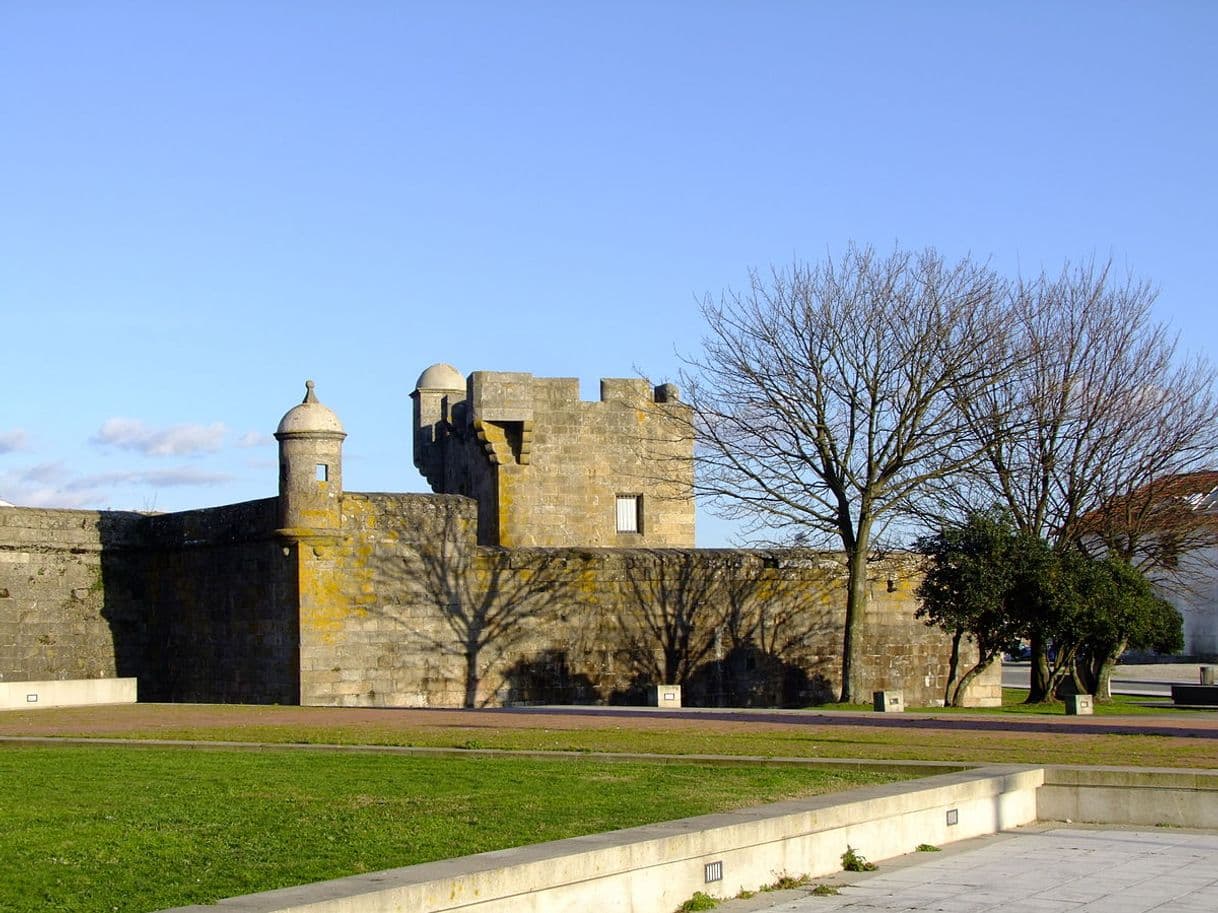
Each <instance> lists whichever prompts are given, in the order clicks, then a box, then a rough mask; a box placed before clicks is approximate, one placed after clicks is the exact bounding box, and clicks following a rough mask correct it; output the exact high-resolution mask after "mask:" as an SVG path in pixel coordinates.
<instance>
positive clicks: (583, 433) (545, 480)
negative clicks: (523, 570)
mask: <svg viewBox="0 0 1218 913" xmlns="http://www.w3.org/2000/svg"><path fill="white" fill-rule="evenodd" d="M411 395H412V398H413V399H414V464H415V466H416V467H418V469H419V470H420V471H421V472H422V473H423V475H424V476H425V477H426V478H427V481H428V483H429V484H430V485H431V487H432V490H433V491H435V492H437V493H440V494H462V495H467V496H469V497H472V498H474V499H475V500H477V501H478V504H479V541H480V542H482V543H483V544H487V545H512V546H515V545H534V546H590V547H597V546H600V547H623V546H656V547H659V546H664V547H689V546H692V545H693V537H694V515H693V499H692V489H693V439H692V435H690V434H688V430H689V421H688V409H687V407H686V406H685V405H684V404H683V403H681V402H680V397H679V395H678V392H677V388H676V387H675V386H673V385H672V384H662V385H660V386H657V387H653V386H652V385H651V384H650V383H649V382H648V381H646V380H645V379H643V378H603V379H602V380H601V383H600V399H599V400H595V401H587V400H582V399H581V398H580V385H579V380H578V379H577V378H571V377H534V376H533V375H532V374H529V373H526V372H514V371H474V372H473V373H471V374H470V375H469V377H468V378H465V377H463V376H462V375H461V374H460V372H458V371H457V370H456V369H455V368H453V367H452V366H451V365H433V366H432V367H430V368H428V369H427V370H426V371H424V372H423V374H422V375H421V376H420V377H419V383H418V384H417V386H416V389H415V391H414V393H413V394H411Z"/></svg>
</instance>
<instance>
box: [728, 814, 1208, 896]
mask: <svg viewBox="0 0 1218 913" xmlns="http://www.w3.org/2000/svg"><path fill="white" fill-rule="evenodd" d="M818 882H819V883H821V884H835V885H839V886H840V887H839V891H840V893H839V894H837V895H833V896H815V895H812V894H809V893H808V891H807V890H806V889H804V890H799V891H782V892H776V893H773V894H759V895H757V896H756V897H754V898H751V899H749V900H733V901H729V902H727V903H724V904H722V905H721V906H720V907H718V908H717V910H718V913H749V911H762V910H764V911H767V913H830V911H838V910H842V911H849V913H898V911H899V913H999V911H1001V913H1100V911H1103V913H1149V911H1155V913H1214V911H1216V910H1218V832H1204V833H1203V832H1198V831H1185V830H1175V829H1166V828H1164V829H1154V830H1141V831H1136V830H1098V829H1094V830H1093V829H1088V828H1081V827H1071V826H1069V825H1034V826H1032V827H1029V828H1023V829H1020V830H1016V831H1009V832H1006V833H1002V834H998V835H995V836H992V837H982V838H978V839H976V840H969V841H965V842H963V843H961V844H959V845H957V846H954V847H948V848H946V849H945V850H944V851H943V852H942V853H914V854H911V855H910V856H906V857H902V858H901V859H899V860H889V861H887V862H884V863H881V864H880V867H879V870H878V871H876V872H873V873H866V874H859V875H850V874H843V875H842V876H833V877H826V878H823V879H818Z"/></svg>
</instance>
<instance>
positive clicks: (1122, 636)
mask: <svg viewBox="0 0 1218 913" xmlns="http://www.w3.org/2000/svg"><path fill="white" fill-rule="evenodd" d="M1064 563H1066V564H1067V565H1068V566H1069V567H1070V573H1069V575H1068V576H1069V580H1070V584H1071V589H1072V590H1073V592H1074V595H1075V606H1074V609H1075V611H1074V629H1075V632H1076V637H1077V640H1076V641H1075V642H1074V643H1073V644H1071V643H1070V642H1069V641H1068V640H1066V639H1065V638H1062V643H1063V644H1065V645H1069V649H1070V652H1071V653H1072V654H1073V655H1072V661H1071V664H1070V669H1071V671H1072V678H1073V682H1074V686H1075V688H1076V689H1077V690H1078V691H1079V692H1081V693H1085V694H1093V695H1095V698H1096V700H1098V701H1107V700H1109V699H1110V698H1111V689H1110V679H1111V675H1112V668H1113V667H1114V666H1115V665H1116V662H1117V660H1118V659H1119V658H1120V656H1121V654H1122V653H1124V652H1125V651H1126V650H1128V649H1130V648H1131V647H1132V648H1136V649H1142V650H1155V651H1157V652H1159V653H1174V652H1176V651H1178V650H1180V649H1182V648H1183V646H1184V636H1183V632H1182V627H1183V626H1182V623H1181V619H1180V613H1179V612H1177V611H1176V610H1175V608H1173V607H1172V605H1171V604H1170V603H1168V602H1167V601H1166V600H1165V599H1162V598H1161V597H1159V596H1158V595H1156V594H1155V592H1154V589H1153V587H1152V586H1151V584H1150V581H1149V580H1147V579H1146V577H1145V575H1144V574H1143V573H1142V572H1141V571H1139V570H1138V569H1137V568H1135V567H1133V566H1132V565H1131V564H1129V563H1128V562H1126V561H1124V560H1123V559H1121V558H1118V557H1115V556H1107V557H1104V558H1100V559H1091V558H1087V557H1085V556H1083V555H1081V554H1079V553H1077V552H1075V553H1072V554H1070V556H1069V557H1068V558H1067V559H1064Z"/></svg>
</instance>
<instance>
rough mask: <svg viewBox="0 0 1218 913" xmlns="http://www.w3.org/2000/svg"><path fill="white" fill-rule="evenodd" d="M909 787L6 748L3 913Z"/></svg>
mask: <svg viewBox="0 0 1218 913" xmlns="http://www.w3.org/2000/svg"><path fill="white" fill-rule="evenodd" d="M892 779H898V777H897V776H896V775H893V774H887V773H878V772H869V771H843V770H807V769H792V768H783V767H753V766H748V767H745V766H739V767H711V766H705V765H698V764H649V763H615V762H609V763H602V762H593V761H591V760H587V759H576V760H533V759H522V758H510V759H509V758H486V757H470V758H426V757H411V756H400V755H386V754H376V753H358V752H357V753H341V754H338V753H333V752H318V751H308V750H303V751H302V750H293V751H275V750H266V751H232V750H206V751H191V750H181V749H154V748H121V747H96V748H95V747H63V748H60V747H49V748H48V747H4V748H0V821H3V822H4V836H3V866H2V867H0V910H4V911H6V913H24V911H35V910H39V911H43V910H57V911H81V913H85V911H88V913H98V911H102V913H119V911H129V913H143V911H149V910H158V909H162V908H165V907H171V906H179V905H185V904H191V903H207V902H211V901H215V900H217V899H220V898H222V897H228V896H232V895H237V894H245V893H250V892H253V891H261V890H268V889H271V888H275V887H283V886H287V885H293V884H303V883H306V882H311V881H318V880H322V879H326V878H335V877H339V876H343V875H350V874H355V873H358V872H365V871H374V870H377V869H383V868H391V867H394V866H400V865H409V864H412V863H417V862H425V861H428V860H433V859H443V858H448V857H452V856H461V855H465V854H468V853H478V852H482V851H485V850H491V849H499V848H503V847H509V846H518V845H522V844H528V843H537V842H541V841H545V840H554V839H558V838H562V837H570V836H574V835H577V834H586V833H595V832H600V831H606V830H613V829H616V828H622V827H630V826H633V825H637V824H644V823H648V822H654V821H664V820H669V819H672V818H680V817H685V816H688V815H696V814H704V813H708V812H712V811H719V810H723V809H727V808H737V807H742V806H746V805H755V804H759V803H764V802H770V801H778V800H781V799H785V798H793V797H797V796H807V795H813V794H816V793H823V792H832V791H836V790H841V789H848V788H851V787H853V786H858V785H865V784H870V783H878V782H886V781H888V780H892Z"/></svg>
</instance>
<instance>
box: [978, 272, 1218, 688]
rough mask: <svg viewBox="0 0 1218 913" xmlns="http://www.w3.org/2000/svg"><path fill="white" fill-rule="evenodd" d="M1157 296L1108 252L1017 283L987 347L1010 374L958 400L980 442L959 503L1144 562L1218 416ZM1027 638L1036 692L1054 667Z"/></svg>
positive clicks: (1207, 385)
mask: <svg viewBox="0 0 1218 913" xmlns="http://www.w3.org/2000/svg"><path fill="white" fill-rule="evenodd" d="M1155 298H1156V292H1155V290H1154V289H1153V288H1152V287H1151V286H1150V285H1148V284H1147V283H1145V282H1142V281H1138V280H1135V279H1132V278H1129V277H1126V278H1124V279H1120V278H1117V277H1115V276H1114V275H1113V271H1112V268H1111V264H1107V263H1105V264H1101V265H1096V264H1094V263H1087V264H1084V265H1082V266H1078V267H1071V266H1069V265H1067V266H1066V267H1065V268H1063V270H1062V271H1061V273H1060V274H1059V275H1057V276H1056V277H1053V276H1047V275H1045V274H1041V275H1040V276H1038V277H1036V278H1035V279H1032V280H1029V281H1021V282H1019V283H1018V284H1017V285H1016V287H1015V288H1014V290H1013V295H1012V300H1011V303H1010V305H1009V308H1008V311H1007V321H1008V325H1009V327H1010V330H1011V332H1010V333H1009V334H1008V335H1005V336H1001V337H997V338H995V339H994V340H993V343H994V344H995V345H997V346H998V347H999V348H997V349H996V350H995V352H994V354H993V356H992V357H993V358H994V359H996V360H1002V361H1006V362H1007V363H1009V364H1012V365H1013V366H1014V367H1015V368H1016V370H1015V373H1014V374H1012V375H1011V378H1010V382H1009V383H1007V384H1002V385H995V386H993V387H990V388H989V389H988V390H984V391H981V392H980V394H979V395H977V396H974V397H971V398H968V399H965V400H962V402H961V405H962V406H963V407H964V409H965V412H966V414H967V416H968V418H969V420H970V422H971V423H972V425H973V428H974V430H975V432H976V434H977V436H978V437H979V438H980V439H981V440H983V441H984V442H985V445H986V462H985V464H984V466H983V467H982V471H981V472H979V473H978V474H977V475H976V476H974V485H973V487H971V488H965V487H961V488H959V489H957V491H958V492H963V493H964V495H965V498H964V500H966V501H969V502H971V503H970V504H968V505H966V506H969V507H986V506H989V505H990V504H993V503H995V502H997V503H999V504H1002V505H1003V506H1004V507H1006V508H1007V509H1008V510H1009V511H1010V512H1011V515H1012V516H1013V517H1014V520H1015V523H1016V525H1017V526H1018V527H1019V528H1020V529H1022V530H1024V531H1026V532H1029V533H1032V534H1034V535H1037V536H1040V537H1042V538H1044V539H1046V540H1048V541H1049V542H1051V543H1053V544H1054V545H1056V546H1058V547H1059V548H1065V547H1081V548H1083V549H1084V550H1087V547H1088V544H1089V543H1096V542H1103V543H1104V544H1105V545H1106V546H1107V547H1108V548H1110V549H1112V550H1115V551H1117V552H1118V553H1119V554H1120V555H1121V556H1122V557H1125V558H1126V559H1129V560H1133V559H1134V556H1135V555H1137V556H1138V561H1139V563H1141V564H1142V565H1143V569H1147V568H1146V566H1145V563H1144V559H1150V560H1153V559H1154V550H1153V549H1143V548H1142V546H1143V545H1145V543H1146V542H1147V541H1148V539H1147V538H1146V534H1147V532H1148V529H1149V525H1148V522H1147V521H1149V520H1150V519H1152V514H1153V511H1152V509H1151V505H1152V502H1153V501H1154V500H1155V498H1154V494H1155V492H1156V491H1158V490H1159V487H1160V484H1161V483H1163V482H1164V481H1165V480H1168V479H1170V478H1171V477H1173V476H1175V475H1177V474H1179V473H1182V472H1186V471H1188V470H1191V469H1195V468H1197V467H1199V466H1202V465H1204V464H1205V463H1206V462H1207V461H1210V460H1212V459H1213V458H1214V454H1215V445H1214V428H1215V426H1216V424H1218V401H1216V400H1215V397H1214V392H1213V391H1214V370H1213V368H1212V367H1211V366H1209V365H1208V364H1207V363H1206V362H1205V361H1204V360H1203V359H1200V358H1183V359H1182V358H1180V357H1178V352H1177V340H1176V338H1175V337H1174V336H1173V335H1172V334H1171V333H1170V332H1169V331H1168V330H1167V328H1166V327H1164V326H1163V325H1162V324H1160V323H1158V322H1157V321H1155V320H1154V319H1153V316H1152V313H1151V308H1152V305H1153V304H1154V301H1155ZM1012 355H1020V356H1023V357H1012ZM1139 492H1141V494H1137V493H1139ZM1101 515H1102V517H1103V520H1102V523H1100V521H1099V520H1098V519H1097V518H1098V517H1100V516H1101ZM1160 519H1162V515H1160ZM1097 524H1098V525H1097ZM1100 526H1102V532H1101V531H1100ZM1032 647H1033V676H1032V688H1031V691H1030V693H1029V700H1030V701H1033V702H1035V701H1039V700H1044V699H1046V698H1048V697H1050V696H1051V695H1050V694H1049V693H1048V692H1049V690H1050V683H1051V682H1052V681H1053V680H1055V679H1057V678H1060V677H1061V676H1060V675H1057V674H1055V671H1054V670H1052V669H1051V668H1050V664H1049V660H1048V656H1047V651H1046V645H1045V644H1044V642H1043V638H1040V637H1034V638H1033V642H1032ZM1058 671H1060V670H1058Z"/></svg>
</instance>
